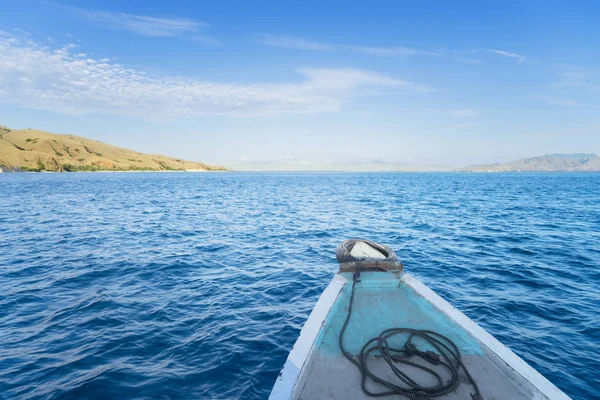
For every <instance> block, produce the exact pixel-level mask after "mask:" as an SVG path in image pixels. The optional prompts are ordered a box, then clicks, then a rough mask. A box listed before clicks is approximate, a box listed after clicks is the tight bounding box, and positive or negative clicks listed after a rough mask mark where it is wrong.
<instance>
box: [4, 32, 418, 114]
mask: <svg viewBox="0 0 600 400" xmlns="http://www.w3.org/2000/svg"><path fill="white" fill-rule="evenodd" d="M76 47H77V46H76V45H73V44H71V45H67V46H64V47H61V48H57V49H56V48H50V47H48V46H45V45H41V44H39V43H35V42H32V41H30V40H26V41H20V40H19V39H17V38H14V37H10V36H1V37H0V102H5V103H11V104H17V105H21V106H26V107H32V108H40V109H47V110H52V111H57V112H63V113H72V114H117V115H129V116H138V117H142V118H152V119H173V118H178V117H196V116H204V115H227V116H233V117H244V116H263V115H278V114H290V113H296V114H298V113H320V112H335V111H338V110H341V109H342V108H343V106H344V105H345V104H346V103H347V102H349V101H351V100H352V98H354V97H356V96H360V95H361V94H362V93H364V92H368V91H369V90H371V89H373V88H391V89H394V90H399V89H401V90H412V91H414V92H418V91H419V88H418V86H417V85H412V84H409V83H407V82H404V81H401V80H398V79H395V78H392V77H389V76H386V75H382V74H378V73H375V72H370V71H364V70H357V69H322V68H302V69H298V70H297V72H298V74H299V76H300V77H302V79H301V80H299V81H292V82H288V83H277V84H272V83H256V84H235V83H215V82H208V81H203V80H197V79H187V78H180V77H173V76H158V75H151V74H148V73H146V72H144V71H142V70H139V69H132V68H127V67H125V66H123V65H120V64H117V63H114V62H111V61H110V60H109V59H106V58H104V59H95V58H90V57H89V56H86V55H85V54H84V53H78V52H76V51H75V48H76Z"/></svg>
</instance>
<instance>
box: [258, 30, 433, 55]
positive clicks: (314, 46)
mask: <svg viewBox="0 0 600 400" xmlns="http://www.w3.org/2000/svg"><path fill="white" fill-rule="evenodd" d="M254 41H255V42H257V43H261V44H266V45H268V46H275V47H285V48H288V49H296V50H317V51H337V50H350V51H355V52H359V53H365V54H372V55H378V56H394V55H396V56H397V55H413V56H414V55H439V54H440V53H438V52H435V51H427V50H419V49H412V48H409V47H400V46H396V47H378V46H349V45H344V44H331V43H321V42H315V41H311V40H307V39H304V38H300V37H296V36H286V35H271V34H263V35H261V36H259V37H258V38H256V39H255V40H254Z"/></svg>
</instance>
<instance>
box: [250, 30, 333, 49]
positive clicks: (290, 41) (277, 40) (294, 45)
mask: <svg viewBox="0 0 600 400" xmlns="http://www.w3.org/2000/svg"><path fill="white" fill-rule="evenodd" d="M255 42H258V43H262V44H266V45H269V46H275V47H285V48H288V49H297V50H319V51H331V50H334V48H333V46H332V45H329V44H324V43H316V42H311V41H309V40H306V39H302V38H298V37H294V36H278V35H270V34H264V35H261V36H260V37H257V38H256V39H255Z"/></svg>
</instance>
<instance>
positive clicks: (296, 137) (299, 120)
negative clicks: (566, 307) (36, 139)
mask: <svg viewBox="0 0 600 400" xmlns="http://www.w3.org/2000/svg"><path fill="white" fill-rule="evenodd" d="M0 15H1V16H2V18H0V31H1V33H0V124H4V125H8V126H10V127H15V128H27V127H31V128H38V129H43V130H48V131H51V132H56V133H71V134H77V135H81V136H86V137H90V138H93V139H97V140H101V141H105V142H108V143H110V144H114V145H119V146H123V147H128V148H132V149H135V150H138V151H142V152H149V153H162V154H167V155H172V156H177V157H183V158H187V159H192V160H202V161H207V162H214V163H220V164H223V163H226V164H228V163H232V162H239V161H240V160H287V162H292V163H301V162H328V161H352V160H369V159H381V160H387V161H397V162H406V163H416V164H432V163H435V164H449V165H465V164H471V163H487V162H498V161H508V160H512V159H516V158H522V157H527V156H534V155H541V154H547V153H556V152H596V153H600V24H598V21H600V4H597V3H596V2H575V1H570V2H566V1H565V2H556V1H515V2H510V1H503V2H487V1H468V2H467V1H457V2H424V1H411V2H399V1H390V2H385V1H381V2H377V4H374V3H373V2H361V3H356V2H348V1H346V2H324V1H306V2H299V1H295V2H292V1H283V0H280V1H271V2H248V1H236V2H231V1H225V0H221V1H202V2H199V1H191V0H190V1H176V0H174V1H169V2H150V1H126V2H125V1H99V0H98V1H77V2H75V1H56V2H53V1H36V0H3V1H2V3H0Z"/></svg>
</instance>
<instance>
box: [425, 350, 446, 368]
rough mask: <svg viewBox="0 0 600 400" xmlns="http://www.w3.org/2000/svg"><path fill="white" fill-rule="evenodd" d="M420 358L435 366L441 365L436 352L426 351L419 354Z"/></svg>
mask: <svg viewBox="0 0 600 400" xmlns="http://www.w3.org/2000/svg"><path fill="white" fill-rule="evenodd" d="M420 356H421V357H423V359H425V360H427V361H429V362H430V363H432V364H435V365H437V364H439V363H441V360H440V355H439V354H438V353H436V352H433V351H431V350H427V351H425V352H423V353H421V354H420Z"/></svg>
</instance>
